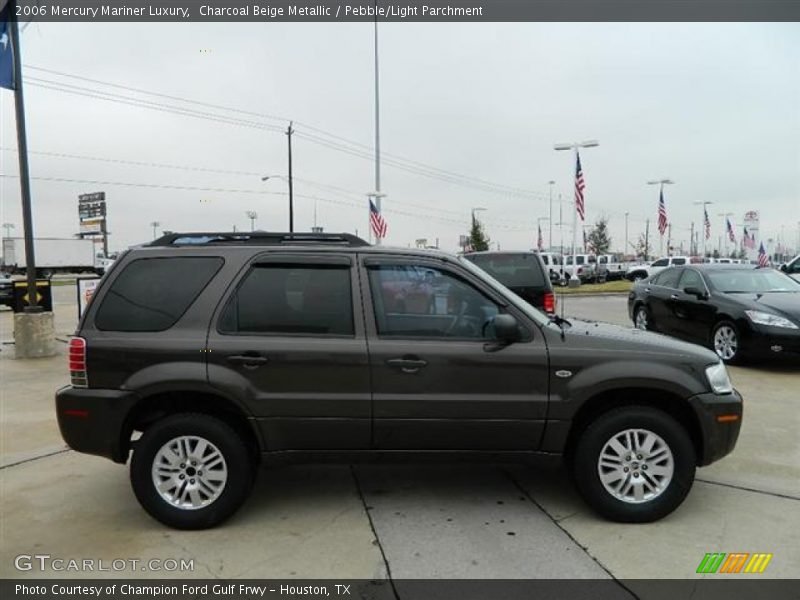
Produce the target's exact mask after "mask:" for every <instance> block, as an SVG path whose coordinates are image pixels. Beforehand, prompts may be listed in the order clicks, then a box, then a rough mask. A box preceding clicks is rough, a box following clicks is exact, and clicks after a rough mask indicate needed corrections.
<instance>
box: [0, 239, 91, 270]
mask: <svg viewBox="0 0 800 600" xmlns="http://www.w3.org/2000/svg"><path fill="white" fill-rule="evenodd" d="M33 251H34V253H35V259H36V276H37V277H50V276H51V275H53V274H55V273H85V272H92V273H97V272H98V271H97V267H96V265H95V253H94V242H92V240H89V239H79V238H35V239H34V240H33ZM26 266H27V262H26V261H25V240H24V239H23V238H3V259H2V265H0V271H1V272H3V273H6V274H9V275H15V274H19V275H22V274H24V273H25V268H26Z"/></svg>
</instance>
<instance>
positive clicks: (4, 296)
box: [0, 273, 14, 308]
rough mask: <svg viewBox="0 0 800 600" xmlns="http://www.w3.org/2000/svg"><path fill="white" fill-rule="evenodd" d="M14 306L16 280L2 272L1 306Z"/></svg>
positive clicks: (0, 274)
mask: <svg viewBox="0 0 800 600" xmlns="http://www.w3.org/2000/svg"><path fill="white" fill-rule="evenodd" d="M3 305H4V306H8V307H9V308H12V307H13V306H14V282H13V281H12V280H11V278H10V277H7V276H5V275H3V274H2V273H0V306H3Z"/></svg>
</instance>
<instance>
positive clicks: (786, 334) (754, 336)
mask: <svg viewBox="0 0 800 600" xmlns="http://www.w3.org/2000/svg"><path fill="white" fill-rule="evenodd" d="M742 338H743V339H742V354H744V355H746V356H750V357H752V358H769V357H772V358H778V357H781V356H786V357H790V356H791V357H794V358H800V329H788V328H783V327H766V326H763V325H751V329H750V330H749V331H743V332H742Z"/></svg>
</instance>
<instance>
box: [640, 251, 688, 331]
mask: <svg viewBox="0 0 800 600" xmlns="http://www.w3.org/2000/svg"><path fill="white" fill-rule="evenodd" d="M681 271H682V269H681V268H680V267H678V268H669V269H666V270H664V271H662V272H661V273H659V274H658V275H657V276H656V277H654V278H653V280H652V282H651V283H649V284H648V285H647V286H646V287H645V292H646V293H647V295H648V298H649V306H650V314H651V315H652V316H653V321H655V324H656V328H657V329H658V331H661V332H663V333H670V334H675V333H676V330H675V316H674V314H673V312H672V308H671V306H670V301H671V300H673V299H674V298H676V297H677V296H676V294H677V292H678V289H677V288H678V280H679V279H680V276H681ZM648 290H649V291H648Z"/></svg>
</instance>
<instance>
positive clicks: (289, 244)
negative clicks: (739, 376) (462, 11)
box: [56, 232, 742, 529]
mask: <svg viewBox="0 0 800 600" xmlns="http://www.w3.org/2000/svg"><path fill="white" fill-rule="evenodd" d="M69 370H70V375H71V385H69V386H66V387H64V388H62V389H60V390H59V391H58V392H57V393H56V411H57V415H58V422H59V426H60V429H61V434H62V436H63V437H64V439H65V440H66V442H67V444H69V446H71V447H72V448H73V449H75V450H77V451H79V452H85V453H88V454H95V455H99V456H104V457H107V458H109V459H111V460H113V461H115V462H117V463H121V464H124V463H126V462H127V461H128V459H129V458H130V459H131V465H130V478H131V483H132V487H133V491H134V493H135V494H136V497H137V498H138V500H139V502H140V503H141V504H142V506H143V507H144V509H145V510H146V511H147V512H148V513H150V514H151V515H152V516H153V517H155V518H156V519H158V520H159V521H161V522H163V523H165V524H167V525H170V526H172V527H176V528H181V529H201V528H206V527H211V526H213V525H216V524H218V523H220V522H221V521H223V520H224V519H226V518H227V517H229V516H231V515H232V514H233V513H234V512H235V511H236V510H237V509H238V508H239V506H240V505H241V504H242V503H243V502H244V500H245V498H246V497H247V495H248V493H249V491H250V489H251V486H252V483H253V480H254V478H255V473H256V471H257V467H258V465H259V464H260V463H270V462H286V461H293V460H294V461H309V460H316V459H319V458H320V456H321V455H324V458H325V459H326V460H330V459H331V458H333V459H336V460H341V461H355V460H359V459H364V458H367V459H375V458H380V457H382V456H383V457H385V456H387V455H390V454H391V455H392V456H395V457H397V456H407V457H409V458H413V459H414V460H420V459H421V458H423V459H435V458H441V457H446V458H448V459H450V458H454V457H456V456H466V455H469V456H484V457H486V456H489V457H491V458H492V459H493V460H501V459H513V460H520V459H524V458H533V457H550V458H558V459H560V458H563V459H565V461H566V464H567V465H568V466H569V469H570V471H571V473H572V475H573V479H574V481H575V484H576V486H577V489H578V491H579V493H580V494H581V496H582V497H583V498H584V499H585V500H586V502H587V503H588V504H589V505H590V506H591V507H592V508H593V509H594V510H595V511H596V512H597V513H599V514H600V515H602V516H604V517H606V518H609V519H613V520H617V521H625V522H645V521H653V520H656V519H659V518H661V517H663V516H664V515H666V514H668V513H670V512H671V511H672V510H674V509H675V508H676V507H677V506H678V505H679V504H680V503H681V502H682V501H683V499H684V498H685V497H686V494H687V493H688V492H689V489H690V488H691V486H692V482H693V480H694V476H695V468H696V467H698V466H703V465H707V464H709V463H711V462H713V461H715V460H718V459H719V458H722V457H723V456H725V455H726V454H728V453H729V452H730V451H731V450H732V449H733V447H734V445H735V443H736V439H737V437H738V435H739V429H740V426H741V418H742V398H741V396H740V395H739V394H738V393H737V392H736V391H735V390H734V389H733V388H732V386H731V383H730V380H729V379H728V373H727V371H726V369H725V366H724V365H723V364H722V363H721V362H720V360H719V358H718V357H717V356H716V355H715V354H714V353H713V352H711V351H710V350H707V349H705V348H702V347H700V346H696V345H692V344H688V343H684V342H679V341H676V340H672V339H669V338H666V337H663V336H660V335H657V334H654V333H650V332H647V331H639V330H635V329H623V328H621V327H616V326H611V325H602V324H599V323H585V322H579V321H573V322H572V323H570V322H568V321H566V320H564V319H563V318H559V317H557V316H547V315H546V314H545V313H543V312H540V311H539V310H537V309H536V308H534V307H532V306H531V305H529V304H528V303H526V302H525V301H524V300H522V299H521V298H519V297H518V296H517V295H516V294H514V293H513V292H511V291H510V290H508V289H507V288H505V287H504V286H503V285H502V284H500V283H498V282H497V281H496V280H494V279H493V278H492V277H491V276H490V275H488V274H487V273H486V272H485V271H483V270H481V269H480V268H479V267H478V266H476V265H475V264H473V263H472V262H470V261H469V260H466V259H464V258H458V257H455V256H453V255H450V254H446V253H443V252H438V251H431V250H411V249H405V248H403V249H397V248H388V247H374V246H370V245H369V244H367V243H366V242H365V241H364V240H361V239H359V238H357V237H354V236H352V235H349V234H283V233H266V232H254V233H246V234H243V233H177V234H169V235H166V236H164V237H162V238H160V239H158V240H155V241H153V242H152V243H149V244H146V245H144V246H140V247H136V248H134V249H131V250H129V251H128V252H126V253H125V254H124V255H122V256H120V257H119V258H118V259H117V260H116V261H115V262H114V264H113V265H112V266H111V267H110V269H109V270H108V272H107V273H106V275H105V276H104V278H103V279H102V281H101V282H100V285H99V287H98V289H97V290H96V292H95V294H94V297H93V298H92V300H91V302H90V304H89V306H88V308H87V310H86V311H85V312H84V315H83V317H82V318H81V321H80V324H79V325H78V329H77V331H76V332H75V336H74V337H73V338H71V340H70V344H69Z"/></svg>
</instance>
